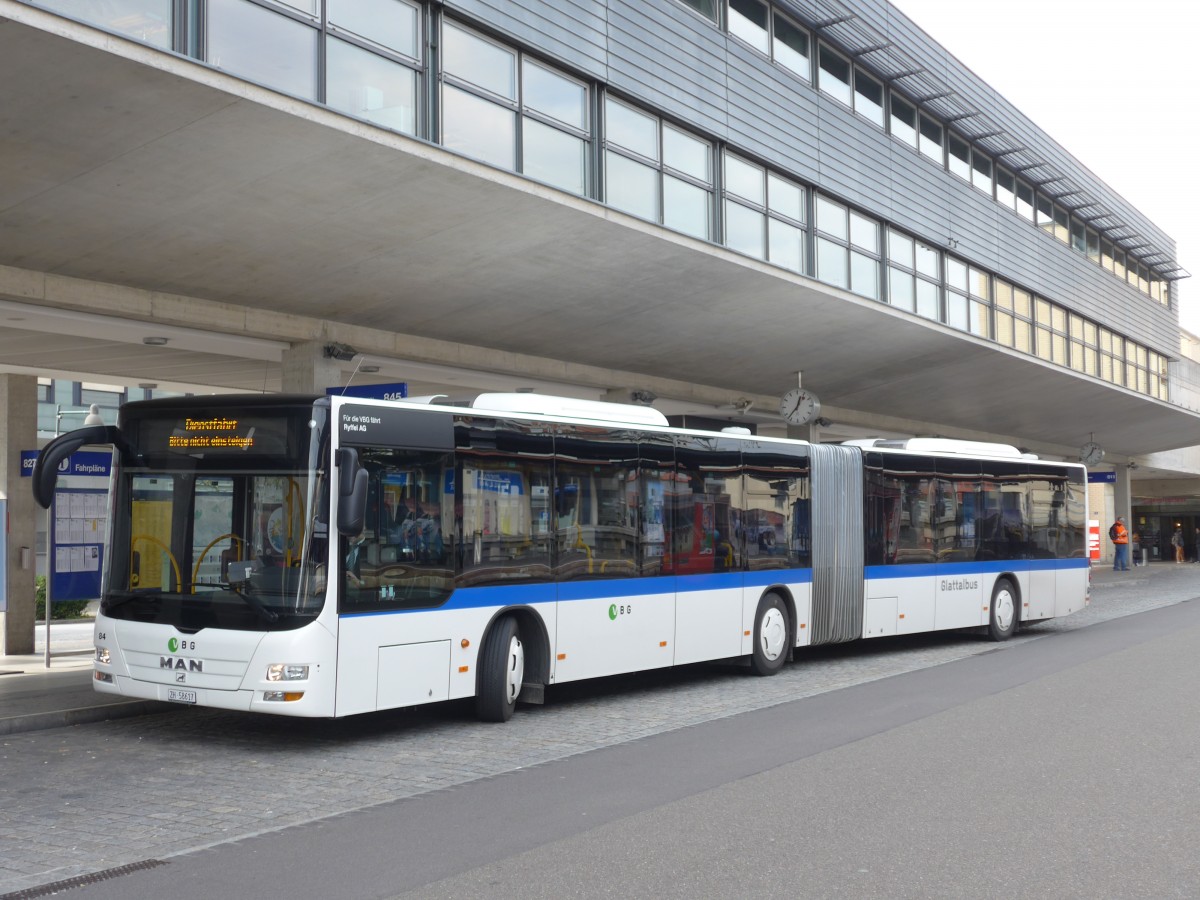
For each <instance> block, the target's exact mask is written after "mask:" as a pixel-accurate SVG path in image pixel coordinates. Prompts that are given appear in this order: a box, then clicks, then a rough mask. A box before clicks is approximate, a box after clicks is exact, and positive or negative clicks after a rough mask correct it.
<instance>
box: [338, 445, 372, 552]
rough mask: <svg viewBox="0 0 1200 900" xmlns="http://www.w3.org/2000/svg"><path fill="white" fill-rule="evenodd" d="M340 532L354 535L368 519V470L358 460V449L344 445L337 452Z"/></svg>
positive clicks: (349, 535) (348, 535)
mask: <svg viewBox="0 0 1200 900" xmlns="http://www.w3.org/2000/svg"><path fill="white" fill-rule="evenodd" d="M337 466H338V516H337V529H338V533H339V534H344V535H346V536H347V537H354V535H356V534H358V533H359V532H360V531H362V530H363V526H364V525H365V524H366V520H367V470H366V469H364V468H363V467H362V465H361V464H360V463H359V461H358V451H357V450H351V449H349V448H348V447H343V448H342V449H341V450H338V452H337Z"/></svg>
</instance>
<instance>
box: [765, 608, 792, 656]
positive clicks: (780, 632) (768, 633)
mask: <svg viewBox="0 0 1200 900" xmlns="http://www.w3.org/2000/svg"><path fill="white" fill-rule="evenodd" d="M786 642H787V628H786V627H785V624H784V618H783V613H782V612H780V611H779V610H778V609H776V608H775V607H774V606H772V607H771V608H770V609H768V610H767V611H766V613H765V614H764V615H763V617H762V621H761V622H760V623H759V625H758V644H759V649H760V650H762V655H763V656H765V657H766V658H767V659H769V660H771V661H772V662H774V661H775V660H777V659H779V654H780V653H782V652H783V645H784V644H785V643H786Z"/></svg>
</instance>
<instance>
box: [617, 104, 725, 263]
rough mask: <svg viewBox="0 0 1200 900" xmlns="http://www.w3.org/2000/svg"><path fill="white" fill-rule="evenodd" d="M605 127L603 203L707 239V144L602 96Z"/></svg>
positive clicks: (709, 157)
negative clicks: (603, 98)
mask: <svg viewBox="0 0 1200 900" xmlns="http://www.w3.org/2000/svg"><path fill="white" fill-rule="evenodd" d="M604 128H605V152H604V166H605V179H604V180H605V202H606V203H608V204H609V205H610V206H613V207H615V208H617V209H620V210H623V211H625V212H628V213H631V214H632V215H635V216H640V217H641V218H643V219H650V220H651V221H655V222H659V223H661V224H663V225H666V226H667V227H668V228H673V229H675V230H676V231H681V232H683V233H684V234H690V235H692V236H693V237H698V238H703V239H705V240H708V239H709V238H710V236H711V227H710V223H711V220H712V212H711V203H712V146H711V145H710V144H709V143H708V142H707V141H704V140H701V139H700V138H697V137H695V136H694V135H691V134H688V133H687V132H685V131H683V130H681V129H679V128H676V127H674V126H673V125H670V124H666V123H662V122H660V121H659V120H658V118H656V117H655V116H651V115H648V114H647V113H644V112H642V111H641V110H638V109H634V108H633V107H632V106H629V105H628V104H625V103H622V102H621V101H619V100H616V99H614V98H613V97H606V98H605V100H604ZM660 148H661V152H660ZM660 191H661V204H660V200H659V197H660Z"/></svg>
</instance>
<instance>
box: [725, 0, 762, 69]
mask: <svg viewBox="0 0 1200 900" xmlns="http://www.w3.org/2000/svg"><path fill="white" fill-rule="evenodd" d="M728 27H729V33H730V34H732V35H733V36H734V37H736V38H739V39H740V40H743V41H745V42H746V43H747V44H749V45H750V46H751V47H753V48H754V49H755V50H757V51H758V52H759V53H761V54H763V55H764V56H769V55H770V52H771V46H770V42H769V40H768V37H767V6H766V4H765V3H760V2H759V0H729V19H728Z"/></svg>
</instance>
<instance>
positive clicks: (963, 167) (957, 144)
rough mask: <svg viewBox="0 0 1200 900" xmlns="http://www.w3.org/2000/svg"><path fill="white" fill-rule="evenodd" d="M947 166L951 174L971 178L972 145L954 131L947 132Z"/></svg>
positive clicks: (964, 178)
mask: <svg viewBox="0 0 1200 900" xmlns="http://www.w3.org/2000/svg"><path fill="white" fill-rule="evenodd" d="M946 137H947V140H946V149H947V151H948V153H947V155H946V168H947V169H948V170H949V171H950V174H951V175H957V176H958V177H959V178H961V179H963V180H964V181H970V180H971V145H970V144H968V143H967V142H966V141H964V140H963V139H962V138H960V137H959V136H958V135H956V134H954V133H953V132H949V133H948V134H947V136H946Z"/></svg>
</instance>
